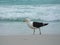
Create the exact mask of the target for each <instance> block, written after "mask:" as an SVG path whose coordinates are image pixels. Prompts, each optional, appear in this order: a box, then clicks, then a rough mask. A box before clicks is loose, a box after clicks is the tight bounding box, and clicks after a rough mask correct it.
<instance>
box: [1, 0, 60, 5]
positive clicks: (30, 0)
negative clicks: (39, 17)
mask: <svg viewBox="0 0 60 45" xmlns="http://www.w3.org/2000/svg"><path fill="white" fill-rule="evenodd" d="M1 4H4V5H5V4H7V5H9V4H11V5H16V4H17V5H37V4H39V5H40V4H60V0H0V5H1Z"/></svg>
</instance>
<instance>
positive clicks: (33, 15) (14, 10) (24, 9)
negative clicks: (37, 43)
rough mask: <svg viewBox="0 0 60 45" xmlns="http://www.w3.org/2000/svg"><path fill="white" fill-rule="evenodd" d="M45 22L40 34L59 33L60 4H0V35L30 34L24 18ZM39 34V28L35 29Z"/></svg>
mask: <svg viewBox="0 0 60 45" xmlns="http://www.w3.org/2000/svg"><path fill="white" fill-rule="evenodd" d="M26 17H28V18H30V19H31V20H33V21H39V22H47V23H49V24H48V25H47V26H45V27H42V28H41V31H42V34H60V4H42V5H0V35H30V34H32V33H33V30H32V29H30V28H29V27H28V26H27V25H26V23H25V22H23V20H24V18H26ZM36 34H39V30H38V29H37V30H36Z"/></svg>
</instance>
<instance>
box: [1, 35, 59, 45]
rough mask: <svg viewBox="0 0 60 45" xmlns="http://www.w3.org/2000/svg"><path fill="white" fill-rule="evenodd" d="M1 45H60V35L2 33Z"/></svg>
mask: <svg viewBox="0 0 60 45" xmlns="http://www.w3.org/2000/svg"><path fill="white" fill-rule="evenodd" d="M0 45H60V35H8V36H7V35H6V36H2V35H0Z"/></svg>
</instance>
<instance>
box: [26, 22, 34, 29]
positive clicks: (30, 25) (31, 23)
mask: <svg viewBox="0 0 60 45" xmlns="http://www.w3.org/2000/svg"><path fill="white" fill-rule="evenodd" d="M27 24H28V26H29V27H30V28H32V29H34V28H35V27H33V22H28V23H27Z"/></svg>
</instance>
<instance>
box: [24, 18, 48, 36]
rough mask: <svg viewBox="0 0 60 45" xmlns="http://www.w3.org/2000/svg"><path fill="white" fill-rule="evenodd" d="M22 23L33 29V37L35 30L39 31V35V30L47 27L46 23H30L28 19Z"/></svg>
mask: <svg viewBox="0 0 60 45" xmlns="http://www.w3.org/2000/svg"><path fill="white" fill-rule="evenodd" d="M24 22H26V23H27V25H28V26H29V27H30V28H31V29H33V35H34V34H35V29H39V32H40V33H39V34H40V35H41V30H40V27H43V26H46V25H48V23H42V22H33V21H31V20H30V19H29V18H25V19H24Z"/></svg>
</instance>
